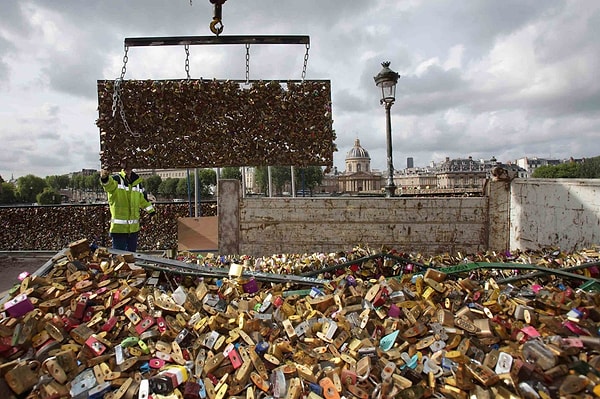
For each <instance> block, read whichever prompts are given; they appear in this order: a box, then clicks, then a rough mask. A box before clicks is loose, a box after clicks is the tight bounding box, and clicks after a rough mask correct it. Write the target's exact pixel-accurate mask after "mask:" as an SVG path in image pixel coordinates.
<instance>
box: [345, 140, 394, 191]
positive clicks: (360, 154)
mask: <svg viewBox="0 0 600 399" xmlns="http://www.w3.org/2000/svg"><path fill="white" fill-rule="evenodd" d="M345 161H346V170H344V172H342V173H340V174H338V175H337V180H338V190H339V191H340V192H344V193H354V194H356V193H360V192H375V193H378V192H380V191H381V188H382V187H383V186H382V184H383V179H382V175H381V172H378V171H372V170H371V157H370V156H369V152H368V151H367V150H365V149H364V148H363V147H362V146H361V145H360V140H359V139H356V140H354V147H352V148H351V149H350V151H348V153H347V154H346V160H345Z"/></svg>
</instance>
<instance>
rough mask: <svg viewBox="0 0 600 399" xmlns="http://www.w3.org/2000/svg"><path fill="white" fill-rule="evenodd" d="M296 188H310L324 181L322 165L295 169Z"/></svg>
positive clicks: (311, 189)
mask: <svg viewBox="0 0 600 399" xmlns="http://www.w3.org/2000/svg"><path fill="white" fill-rule="evenodd" d="M295 180H296V189H298V190H310V192H311V193H312V192H313V190H314V189H315V187H316V186H318V185H320V184H321V183H323V169H321V167H320V166H308V167H306V168H299V169H296V171H295Z"/></svg>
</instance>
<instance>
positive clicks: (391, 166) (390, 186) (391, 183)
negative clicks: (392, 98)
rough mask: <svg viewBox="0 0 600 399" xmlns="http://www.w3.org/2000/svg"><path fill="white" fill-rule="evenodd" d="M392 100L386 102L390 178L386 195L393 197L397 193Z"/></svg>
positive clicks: (386, 187)
mask: <svg viewBox="0 0 600 399" xmlns="http://www.w3.org/2000/svg"><path fill="white" fill-rule="evenodd" d="M392 104H393V103H392V102H386V103H385V118H386V129H385V133H386V141H387V167H388V178H387V185H386V186H385V192H386V197H393V196H394V195H395V193H396V185H395V184H394V162H393V160H392V117H391V115H390V109H391V108H392Z"/></svg>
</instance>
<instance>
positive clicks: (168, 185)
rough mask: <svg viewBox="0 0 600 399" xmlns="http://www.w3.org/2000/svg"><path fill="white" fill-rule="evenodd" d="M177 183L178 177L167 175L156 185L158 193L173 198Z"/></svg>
mask: <svg viewBox="0 0 600 399" xmlns="http://www.w3.org/2000/svg"><path fill="white" fill-rule="evenodd" d="M178 183H179V179H175V178H173V177H168V178H166V179H165V180H163V181H162V182H161V183H160V185H159V186H158V193H159V194H160V195H162V196H164V197H166V198H175V195H176V194H177V184H178Z"/></svg>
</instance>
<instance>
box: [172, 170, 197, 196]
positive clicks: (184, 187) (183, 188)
mask: <svg viewBox="0 0 600 399" xmlns="http://www.w3.org/2000/svg"><path fill="white" fill-rule="evenodd" d="M189 180H190V188H189V194H190V195H192V196H193V195H194V194H193V193H194V187H195V186H194V175H193V174H190V179H189ZM176 193H177V196H178V197H184V198H188V178H187V177H182V178H181V179H177V189H176Z"/></svg>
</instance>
